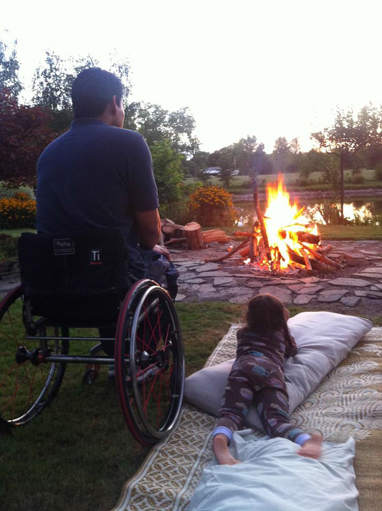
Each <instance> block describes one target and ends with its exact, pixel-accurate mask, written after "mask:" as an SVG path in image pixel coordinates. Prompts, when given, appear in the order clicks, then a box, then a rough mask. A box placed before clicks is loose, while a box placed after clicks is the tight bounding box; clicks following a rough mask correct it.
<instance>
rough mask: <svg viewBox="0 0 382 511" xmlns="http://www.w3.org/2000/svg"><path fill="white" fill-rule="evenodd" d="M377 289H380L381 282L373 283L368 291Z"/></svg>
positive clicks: (381, 287) (381, 286) (381, 288)
mask: <svg viewBox="0 0 382 511" xmlns="http://www.w3.org/2000/svg"><path fill="white" fill-rule="evenodd" d="M379 290H382V284H374V285H373V286H371V288H370V291H379Z"/></svg>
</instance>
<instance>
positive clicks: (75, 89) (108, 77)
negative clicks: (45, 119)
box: [72, 67, 123, 119]
mask: <svg viewBox="0 0 382 511" xmlns="http://www.w3.org/2000/svg"><path fill="white" fill-rule="evenodd" d="M122 95H123V85H122V82H121V80H120V79H119V78H117V77H116V76H115V75H114V74H113V73H109V72H108V71H104V70H103V69H101V68H99V67H91V68H89V69H84V71H81V73H80V74H79V75H78V76H77V78H76V79H75V80H74V82H73V85H72V102H73V110H74V117H75V118H76V119H79V118H81V117H99V116H100V115H102V114H103V112H104V111H105V108H106V106H107V105H108V104H109V103H110V101H112V99H113V96H116V98H117V103H118V105H120V104H121V99H122Z"/></svg>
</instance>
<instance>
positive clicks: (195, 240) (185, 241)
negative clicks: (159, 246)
mask: <svg viewBox="0 0 382 511" xmlns="http://www.w3.org/2000/svg"><path fill="white" fill-rule="evenodd" d="M161 230H162V235H163V244H164V245H165V246H169V245H181V246H183V247H187V248H190V249H191V250H195V249H201V248H205V247H206V246H207V245H209V244H210V243H213V242H217V243H227V242H228V241H229V240H230V237H229V236H227V234H226V233H225V232H224V231H222V230H221V229H210V230H206V231H202V227H201V225H200V224H198V223H197V222H190V223H188V224H186V225H178V224H176V223H175V222H173V221H172V220H169V219H168V218H165V219H164V220H161Z"/></svg>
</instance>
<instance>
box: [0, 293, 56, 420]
mask: <svg viewBox="0 0 382 511" xmlns="http://www.w3.org/2000/svg"><path fill="white" fill-rule="evenodd" d="M23 305H24V296H23V294H22V292H21V288H20V287H19V288H16V289H14V290H13V291H11V292H10V293H9V294H8V295H7V296H6V297H5V298H4V299H3V300H2V302H1V306H0V322H1V324H0V332H1V334H0V374H1V380H0V419H2V420H4V421H6V422H7V423H8V425H9V426H17V425H22V424H25V423H27V422H28V421H29V420H31V419H32V418H33V417H34V416H35V415H37V413H38V412H39V411H40V410H41V409H42V408H43V407H44V406H45V405H46V404H48V403H49V402H50V401H51V400H52V399H53V397H54V396H55V394H56V393H57V391H58V388H59V386H60V385H61V382H62V378H63V375H64V371H65V365H64V364H57V363H52V362H41V363H40V361H39V363H37V364H34V363H33V362H32V356H33V353H36V352H34V350H36V349H38V348H39V346H40V342H41V341H39V340H37V339H27V338H26V335H25V327H24V324H23ZM40 335H42V336H44V335H45V334H44V331H42V332H40ZM61 344H62V343H60V342H59V343H58V344H57V342H56V341H52V342H49V341H45V343H44V349H45V348H46V349H48V350H50V351H51V352H53V353H57V352H58V351H59V349H60V346H61ZM20 346H21V347H23V350H20V351H19V348H20ZM16 354H17V355H18V356H20V357H21V361H20V360H19V359H18V361H15V357H16ZM29 354H31V355H29ZM36 354H37V353H36Z"/></svg>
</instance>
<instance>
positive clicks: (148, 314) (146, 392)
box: [115, 280, 185, 445]
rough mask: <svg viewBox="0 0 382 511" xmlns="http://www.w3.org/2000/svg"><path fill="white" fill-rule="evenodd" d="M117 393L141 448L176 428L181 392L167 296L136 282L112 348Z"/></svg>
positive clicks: (178, 349)
mask: <svg viewBox="0 0 382 511" xmlns="http://www.w3.org/2000/svg"><path fill="white" fill-rule="evenodd" d="M115 371H116V387H117V392H118V397H119V400H120V404H121V408H122V411H123V414H124V417H125V420H126V422H127V424H128V426H129V428H130V430H131V432H132V434H133V436H134V437H135V438H136V440H138V441H139V442H140V443H141V444H143V445H152V444H154V443H156V442H158V441H160V440H162V439H163V438H165V437H166V436H167V435H168V434H169V433H170V432H171V431H173V429H174V428H175V427H176V425H177V422H178V419H179V414H180V411H181V406H182V400H183V391H184V375H185V364H184V349H183V339H182V334H181V329H180V324H179V320H178V317H177V314H176V311H175V308H174V304H173V302H172V300H171V298H170V296H169V294H168V293H167V291H166V290H164V289H163V288H161V287H160V286H158V285H157V284H156V283H155V282H153V281H150V280H143V281H139V282H137V283H136V284H134V286H133V287H132V288H131V289H130V291H129V293H128V294H127V296H126V297H125V300H124V302H123V305H122V307H121V311H120V314H119V318H118V323H117V329H116V346H115Z"/></svg>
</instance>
